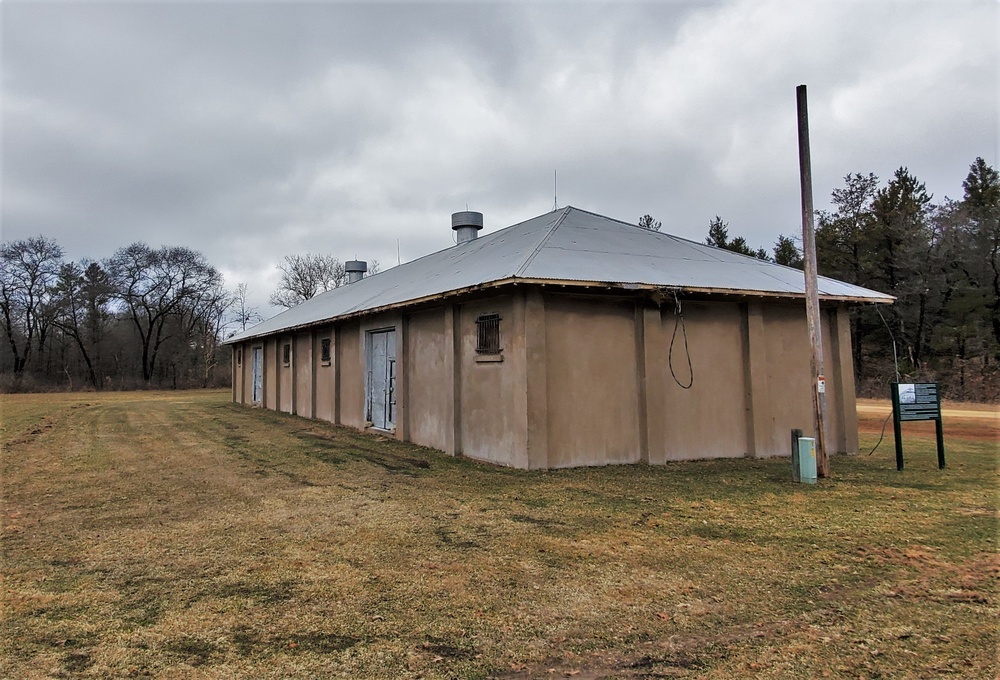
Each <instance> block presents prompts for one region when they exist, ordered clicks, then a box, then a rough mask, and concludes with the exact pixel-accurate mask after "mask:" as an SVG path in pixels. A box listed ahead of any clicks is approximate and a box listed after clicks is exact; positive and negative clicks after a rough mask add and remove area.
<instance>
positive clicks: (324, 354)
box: [319, 338, 330, 364]
mask: <svg viewBox="0 0 1000 680" xmlns="http://www.w3.org/2000/svg"><path fill="white" fill-rule="evenodd" d="M319 358H320V361H322V362H323V363H325V364H328V363H330V338H323V339H322V340H320V341H319Z"/></svg>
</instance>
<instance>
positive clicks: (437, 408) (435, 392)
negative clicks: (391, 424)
mask: <svg viewBox="0 0 1000 680" xmlns="http://www.w3.org/2000/svg"><path fill="white" fill-rule="evenodd" d="M407 336H408V337H407V340H408V341H407V343H406V345H407V352H406V356H405V357H403V358H402V360H403V362H404V364H403V368H404V370H407V371H408V372H407V378H408V384H407V394H406V400H407V404H408V407H409V411H408V414H407V417H408V423H407V424H408V425H409V439H410V441H412V442H413V443H415V444H420V445H422V446H430V447H433V448H436V449H441V450H442V451H443V450H446V449H447V448H448V436H447V434H448V428H450V427H451V426H452V424H451V418H452V416H453V408H452V407H451V406H450V405H449V403H448V402H449V401H450V400H452V399H453V386H452V384H451V381H452V378H451V372H450V370H449V369H450V367H449V363H450V362H451V361H452V357H453V355H454V352H453V350H452V348H450V347H448V346H447V343H446V333H445V311H444V308H439V309H434V310H430V311H427V312H421V313H418V314H412V315H410V317H409V319H408V323H407Z"/></svg>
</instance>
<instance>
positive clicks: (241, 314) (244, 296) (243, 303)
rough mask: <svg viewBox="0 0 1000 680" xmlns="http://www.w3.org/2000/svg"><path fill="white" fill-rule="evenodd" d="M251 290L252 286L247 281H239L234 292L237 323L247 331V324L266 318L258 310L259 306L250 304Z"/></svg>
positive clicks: (234, 311)
mask: <svg viewBox="0 0 1000 680" xmlns="http://www.w3.org/2000/svg"><path fill="white" fill-rule="evenodd" d="M249 292H250V288H249V286H247V284H246V283H239V284H237V285H236V291H235V292H234V293H233V306H232V310H233V313H234V315H235V317H236V318H235V322H236V325H237V326H239V329H240V331H245V330H246V329H247V326H251V325H253V324H255V323H259V322H261V321H263V320H264V317H262V316H261V315H260V314H259V313H258V312H257V308H256V307H251V306H250V301H249Z"/></svg>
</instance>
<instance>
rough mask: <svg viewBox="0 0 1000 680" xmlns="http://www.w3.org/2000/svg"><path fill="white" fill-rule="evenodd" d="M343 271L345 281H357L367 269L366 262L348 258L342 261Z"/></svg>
mask: <svg viewBox="0 0 1000 680" xmlns="http://www.w3.org/2000/svg"><path fill="white" fill-rule="evenodd" d="M344 271H346V272H347V283H349V284H351V283H357V282H358V281H360V280H361V279H363V278H364V276H365V272H366V271H368V263H367V262H365V261H364V260H348V261H347V262H345V263H344Z"/></svg>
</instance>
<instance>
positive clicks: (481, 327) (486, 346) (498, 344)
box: [476, 312, 503, 361]
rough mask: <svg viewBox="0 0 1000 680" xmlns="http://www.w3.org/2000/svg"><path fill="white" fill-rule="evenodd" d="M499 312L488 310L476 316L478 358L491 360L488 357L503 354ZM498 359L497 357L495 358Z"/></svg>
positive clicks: (478, 359)
mask: <svg viewBox="0 0 1000 680" xmlns="http://www.w3.org/2000/svg"><path fill="white" fill-rule="evenodd" d="M502 320H503V317H502V316H500V313H499V312H488V313H486V314H479V315H478V316H476V360H477V361H490V359H488V358H487V357H502V356H503V334H502V333H501V332H500V322H501V321H502ZM494 360H496V359H494Z"/></svg>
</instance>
